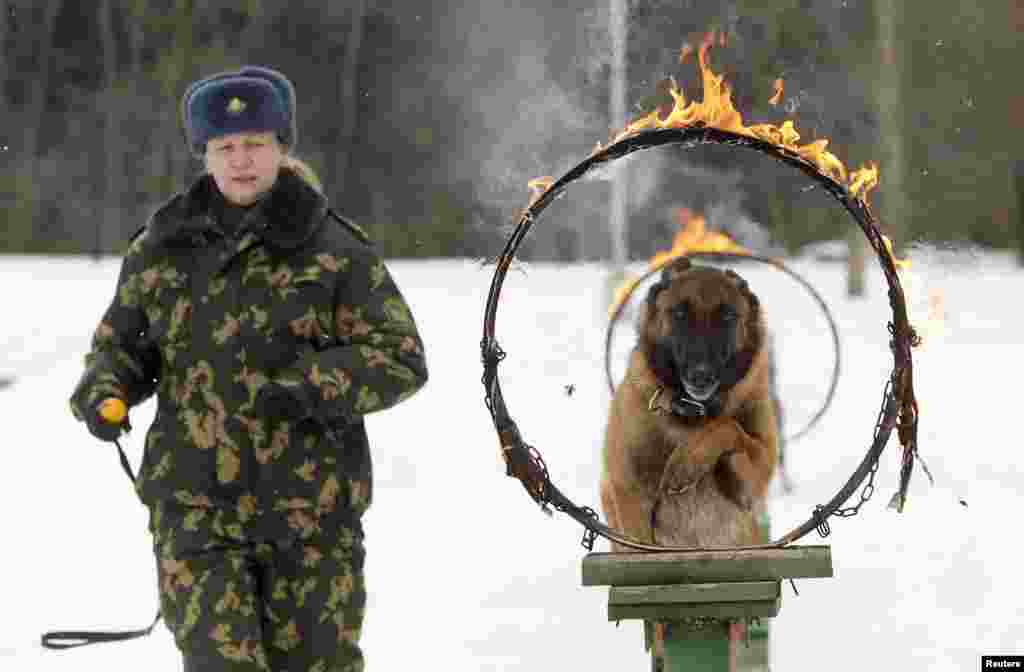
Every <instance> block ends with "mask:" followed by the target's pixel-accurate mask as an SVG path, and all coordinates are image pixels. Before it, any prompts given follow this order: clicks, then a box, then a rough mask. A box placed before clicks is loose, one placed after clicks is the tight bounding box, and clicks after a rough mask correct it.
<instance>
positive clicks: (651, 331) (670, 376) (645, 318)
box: [639, 258, 764, 402]
mask: <svg viewBox="0 0 1024 672" xmlns="http://www.w3.org/2000/svg"><path fill="white" fill-rule="evenodd" d="M639 332H640V333H639V337H640V347H641V348H642V349H643V352H644V353H645V354H646V356H647V362H648V365H649V366H650V367H651V369H652V371H653V372H654V374H655V376H656V377H657V378H658V379H659V380H660V381H661V383H662V384H664V385H666V386H667V387H670V388H674V389H677V390H683V391H685V392H686V394H687V395H688V396H689V397H690V398H692V399H694V400H695V401H700V402H704V401H707V400H708V399H711V398H712V397H713V396H715V394H716V393H721V392H723V391H725V390H726V389H727V388H729V387H731V386H732V385H735V384H736V383H737V382H738V381H739V380H740V379H742V378H743V376H744V375H745V374H746V371H747V370H748V369H749V368H750V363H751V361H752V360H753V357H754V355H755V354H756V353H757V352H758V350H759V349H760V348H761V347H762V346H763V343H764V327H763V323H762V320H761V310H760V304H759V302H758V300H757V297H756V296H755V295H754V293H753V292H751V291H750V288H749V287H748V286H747V283H746V281H745V280H743V278H741V277H740V276H738V275H737V274H736V273H734V272H733V271H731V270H726V271H722V270H719V269H717V268H711V267H702V266H694V265H693V264H691V263H690V260H689V259H686V258H680V259H677V260H676V261H674V262H672V263H670V264H669V265H668V266H666V267H665V269H664V270H663V271H662V274H661V278H660V280H659V281H658V282H657V283H655V284H654V285H653V286H652V287H651V289H650V291H649V292H648V294H647V300H646V305H645V306H644V310H643V313H642V316H641V321H640V324H639Z"/></svg>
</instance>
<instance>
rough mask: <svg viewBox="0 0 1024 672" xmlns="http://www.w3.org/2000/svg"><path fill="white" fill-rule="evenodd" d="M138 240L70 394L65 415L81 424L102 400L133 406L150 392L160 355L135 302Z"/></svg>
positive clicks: (124, 263)
mask: <svg viewBox="0 0 1024 672" xmlns="http://www.w3.org/2000/svg"><path fill="white" fill-rule="evenodd" d="M141 264H142V242H141V239H140V238H136V239H135V240H134V241H133V242H132V245H131V247H130V248H129V250H128V254H127V255H126V256H125V258H124V260H123V261H122V263H121V273H120V275H119V277H118V280H117V291H116V293H115V295H114V299H113V301H111V303H110V306H109V307H108V308H107V310H106V312H105V313H104V314H103V318H102V319H101V320H100V323H99V326H97V327H96V330H95V332H94V333H93V337H92V346H91V349H90V351H89V352H88V353H87V354H86V355H85V371H84V373H83V374H82V377H81V379H80V380H79V381H78V385H76V386H75V390H74V392H73V393H72V395H71V400H70V401H71V412H72V413H73V414H74V416H75V417H76V418H78V419H79V420H82V419H83V418H84V417H85V413H86V412H90V409H94V408H95V407H96V405H97V404H99V403H100V402H101V401H102V400H104V399H106V398H108V397H117V398H119V399H121V400H123V401H124V402H125V403H126V404H127V405H128V406H134V405H136V404H138V403H140V402H142V401H143V400H145V399H146V398H147V397H149V396H150V395H151V394H153V392H154V391H155V389H156V384H157V378H158V376H159V373H160V355H159V352H158V350H157V348H156V346H155V345H154V344H152V343H151V342H148V341H147V340H146V339H145V338H144V336H145V333H146V329H147V327H148V320H147V318H146V314H145V312H144V311H143V308H142V305H141V303H140V291H139V290H140V286H141V282H142V279H141V271H142V268H141Z"/></svg>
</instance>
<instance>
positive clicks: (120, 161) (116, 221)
mask: <svg viewBox="0 0 1024 672" xmlns="http://www.w3.org/2000/svg"><path fill="white" fill-rule="evenodd" d="M97 12H98V17H97V18H98V24H99V28H100V42H101V44H102V45H103V89H104V90H103V93H102V94H101V95H100V104H101V105H102V106H103V117H104V122H103V155H104V157H105V158H106V169H105V171H104V175H103V187H104V188H103V206H102V207H101V208H100V212H101V216H100V221H98V222H97V223H96V242H95V248H94V250H95V252H94V254H95V256H96V257H99V255H100V254H102V253H103V252H105V251H108V250H109V249H112V248H113V247H114V246H116V245H117V241H118V240H120V238H121V237H122V236H123V232H122V231H121V191H122V190H121V182H122V180H123V178H124V175H123V172H124V171H123V169H122V166H123V165H124V145H123V144H122V142H121V140H120V138H119V137H118V126H119V123H118V122H119V115H118V113H117V110H118V108H119V102H120V101H119V100H118V94H117V91H116V89H115V85H116V82H117V45H116V43H115V41H114V28H113V12H114V8H113V3H112V2H111V0H100V2H99V3H97ZM105 246H106V247H105Z"/></svg>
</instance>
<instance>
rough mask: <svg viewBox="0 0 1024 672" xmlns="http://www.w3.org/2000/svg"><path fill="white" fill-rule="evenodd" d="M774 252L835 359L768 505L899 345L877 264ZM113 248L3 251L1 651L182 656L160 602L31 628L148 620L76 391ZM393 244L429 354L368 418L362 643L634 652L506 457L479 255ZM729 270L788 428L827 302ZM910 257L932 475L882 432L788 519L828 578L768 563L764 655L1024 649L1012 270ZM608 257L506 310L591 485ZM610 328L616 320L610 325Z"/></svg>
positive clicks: (539, 404) (856, 406) (796, 503)
mask: <svg viewBox="0 0 1024 672" xmlns="http://www.w3.org/2000/svg"><path fill="white" fill-rule="evenodd" d="M791 263H792V266H793V268H794V269H795V270H797V271H799V272H801V273H804V274H806V277H807V278H808V279H809V280H810V281H811V282H812V283H814V285H815V286H816V287H817V288H818V289H819V291H820V292H821V293H822V294H823V295H824V296H825V298H826V300H827V301H828V302H829V304H830V306H831V307H832V308H833V310H834V312H835V314H836V318H837V321H838V322H839V324H840V329H841V337H842V342H843V348H844V349H843V358H844V368H843V373H842V377H841V380H840V384H839V390H838V395H837V398H836V401H835V404H834V405H833V408H832V410H831V411H830V413H829V414H828V415H827V416H826V418H825V420H824V422H823V423H822V424H821V425H819V427H818V428H817V429H816V430H815V431H814V432H812V433H811V435H810V436H808V437H806V438H805V439H804V440H802V441H800V442H798V443H796V444H793V445H791V446H790V447H789V462H790V465H791V466H790V468H791V473H792V476H793V479H794V481H795V482H796V484H797V489H796V491H795V492H794V493H792V494H790V495H785V496H783V495H781V494H777V495H775V496H774V497H773V499H772V502H771V511H772V515H773V531H775V532H776V533H778V532H781V531H784V530H788V529H790V528H792V527H793V526H795V525H796V524H798V523H800V522H802V521H803V520H804V519H805V518H806V516H807V515H808V513H809V512H810V511H811V510H812V509H813V507H814V505H815V504H818V503H823V502H825V501H827V500H828V499H829V498H830V497H831V496H832V495H833V494H834V492H835V491H836V490H837V489H838V488H839V486H840V485H841V484H842V483H843V482H845V480H846V478H847V477H848V476H849V474H850V473H851V472H852V470H853V468H854V466H855V465H856V463H857V462H858V461H859V460H860V459H861V456H862V455H863V453H864V451H865V450H866V448H867V446H868V444H869V443H870V439H871V432H872V426H873V422H874V419H875V416H876V415H877V412H878V406H879V404H880V401H881V394H882V389H883V384H884V381H885V378H886V376H887V375H888V372H889V371H890V369H891V359H890V356H889V354H888V348H887V332H886V330H885V324H886V321H887V320H888V317H889V309H888V304H887V303H886V300H885V296H884V283H883V281H882V279H881V275H880V273H879V272H878V271H877V268H875V269H873V270H874V272H875V277H874V283H873V284H872V285H871V287H870V296H869V297H868V298H867V299H866V300H862V301H859V302H849V301H847V300H846V299H845V297H844V295H843V289H844V286H845V285H844V278H843V272H842V268H841V266H839V265H825V264H821V263H815V262H810V261H800V260H797V261H793V262H791ZM117 264H118V262H117V260H114V259H109V260H104V261H103V262H101V263H93V262H90V261H83V260H73V259H61V258H38V257H6V258H0V287H3V288H4V289H3V292H2V293H0V309H2V314H3V315H4V319H3V320H2V322H0V378H3V377H10V376H15V377H17V379H18V380H17V382H16V383H15V384H14V385H11V386H8V387H6V388H3V389H0V409H2V411H0V413H2V419H3V429H4V436H5V439H6V440H5V442H4V449H3V451H0V467H2V468H0V493H2V495H0V496H2V498H3V502H4V509H5V510H6V512H7V513H6V521H5V526H4V539H5V543H4V548H5V551H6V552H4V553H3V554H2V560H0V563H2V564H0V576H3V577H4V585H5V591H4V595H3V600H2V602H0V604H2V606H0V669H3V670H11V671H15V672H21V671H30V670H31V671H33V672H44V671H65V670H66V671H70V670H137V669H142V668H145V669H147V670H148V671H149V672H164V671H171V670H179V669H180V667H179V666H180V663H179V659H178V655H177V652H176V649H175V648H174V644H173V641H172V639H171V637H170V635H169V633H168V632H167V631H166V630H165V629H164V628H163V626H162V625H161V626H158V629H157V631H155V633H154V634H153V635H152V636H151V637H148V638H144V639H140V640H135V641H132V642H127V643H120V644H106V645H99V646H93V647H87V648H85V649H81V650H77V651H71V652H63V653H58V652H48V651H44V650H43V649H41V648H40V646H39V636H40V634H41V633H42V632H43V631H46V630H52V629H68V628H71V629H75V628H82V629H104V628H114V629H126V628H138V627H142V626H144V625H146V624H148V621H149V619H150V618H152V616H153V614H154V613H155V609H156V592H155V568H154V565H153V562H152V559H151V556H150V550H149V539H148V535H147V533H146V530H145V525H146V518H145V512H144V509H143V508H142V506H141V505H140V504H139V503H138V502H137V501H136V500H135V498H134V495H133V493H132V491H131V489H130V486H129V483H128V481H127V480H126V479H125V477H124V474H122V473H121V470H120V469H119V467H118V464H117V458H116V451H115V450H114V449H113V448H112V447H109V446H107V445H104V444H101V443H99V442H98V441H96V440H94V439H92V437H90V436H89V435H88V434H87V433H86V431H85V429H84V427H83V426H82V425H79V424H77V423H76V422H74V421H73V419H72V418H71V415H70V413H69V412H68V410H67V401H66V399H67V397H68V394H69V392H70V389H71V387H72V386H73V384H74V382H75V381H76V379H77V377H78V375H79V373H80V366H81V357H82V354H83V351H84V350H85V348H86V346H87V340H88V336H89V333H90V331H91V329H92V327H93V325H94V323H95V321H96V320H97V319H98V317H99V315H100V314H101V312H102V310H103V308H104V305H105V303H106V302H107V301H108V300H109V297H110V296H111V292H112V290H113V286H114V280H115V277H116V272H117ZM391 268H392V271H393V273H394V275H395V277H396V279H397V281H398V283H399V284H400V286H401V287H402V288H403V289H404V291H405V293H406V295H407V298H408V299H409V301H410V303H411V305H412V307H413V310H414V312H415V314H416V317H417V320H418V321H419V324H420V327H421V330H422V332H423V335H424V337H425V340H426V345H427V354H428V359H429V365H430V373H431V379H430V383H429V384H428V387H427V388H426V389H425V390H424V391H423V392H421V393H420V394H419V395H418V396H416V397H414V398H413V399H412V400H410V401H409V402H408V403H406V404H404V405H402V406H399V407H397V408H395V409H393V410H391V411H389V412H386V413H382V414H380V415H376V416H371V417H370V418H369V419H368V421H367V424H368V427H369V431H370V436H371V442H372V445H373V449H374V457H375V468H376V473H377V475H378V476H377V478H378V481H377V486H378V489H377V491H376V501H375V504H374V507H373V508H372V509H371V511H370V512H369V513H368V514H367V519H366V528H367V542H368V550H369V557H368V567H367V577H368V583H369V588H370V592H371V597H370V606H369V611H368V615H367V620H366V627H365V631H364V638H363V643H364V646H365V650H366V652H367V659H368V663H369V665H370V669H375V670H397V669H417V668H419V667H421V666H424V665H430V666H434V665H437V666H438V667H441V666H443V667H444V668H445V669H451V670H467V671H468V670H503V671H505V670H509V671H511V670H524V671H525V670H529V671H531V672H533V671H535V670H556V669H594V670H598V669H599V670H606V669H607V670H612V669H614V670H637V671H640V670H646V669H648V663H647V660H646V657H645V655H644V652H643V646H642V635H641V630H640V627H639V625H638V624H637V623H635V622H623V623H622V624H621V626H619V627H616V626H615V624H613V623H608V622H607V621H606V619H605V605H606V599H607V598H606V590H607V589H605V588H583V587H581V586H580V585H579V583H580V569H579V568H580V561H581V559H582V557H583V555H584V553H585V552H584V551H583V549H582V548H581V547H580V545H579V540H580V536H581V531H582V530H581V528H580V527H579V526H578V525H576V524H575V523H574V522H572V521H571V520H569V519H568V518H565V517H564V516H556V517H555V518H551V519H549V518H546V517H545V516H544V515H542V514H541V513H540V512H539V511H538V510H537V509H536V508H535V507H534V506H533V504H532V502H531V501H530V500H529V499H528V497H527V496H526V494H525V492H524V491H523V489H522V487H521V486H520V485H519V483H518V482H517V481H514V480H512V479H509V478H507V477H506V476H505V475H504V468H503V465H502V464H501V463H500V461H499V458H498V446H497V440H496V437H495V434H494V430H493V427H492V426H491V424H490V418H489V416H488V414H487V411H486V409H485V407H484V403H483V388H482V386H481V385H480V382H479V381H480V375H481V366H480V363H479V355H480V353H479V345H478V344H479V340H480V336H481V322H482V320H481V318H482V314H483V309H484V299H485V297H486V294H487V289H488V286H489V284H490V280H491V275H492V272H493V269H492V268H485V269H482V268H480V267H479V266H478V265H476V264H475V263H473V262H470V261H459V260H455V261H430V262H417V263H410V262H394V263H392V264H391ZM740 272H741V273H742V274H743V275H745V276H746V277H747V278H748V280H750V283H751V285H752V287H753V288H754V289H755V291H757V292H758V293H759V294H760V295H761V297H762V300H763V302H764V303H765V304H766V306H767V309H768V315H769V318H770V323H771V326H772V328H773V329H774V330H775V333H776V339H777V347H778V357H779V369H780V374H781V376H782V381H781V382H782V395H783V398H784V399H785V403H786V404H787V408H788V416H789V417H788V425H787V429H788V430H789V431H794V430H796V429H798V428H799V427H800V426H802V424H803V422H804V421H806V419H807V418H808V417H809V415H810V414H811V413H813V411H814V409H815V408H816V405H817V404H818V403H819V402H820V401H821V399H822V397H823V395H824V393H825V390H826V386H827V377H826V373H827V371H828V370H829V367H830V366H831V360H830V357H831V351H830V342H829V338H828V333H827V331H826V327H825V323H824V322H823V321H822V319H821V317H820V315H819V314H818V313H816V312H815V308H814V305H813V304H812V303H811V302H810V301H809V300H808V299H806V297H805V296H804V295H803V294H801V290H800V289H799V287H798V286H796V285H794V284H792V282H791V281H789V280H787V279H786V278H785V276H782V275H781V274H778V273H774V274H773V273H772V272H771V271H770V270H769V269H766V268H764V267H753V266H752V267H749V268H745V269H741V271H740ZM916 272H917V275H918V279H919V280H920V281H921V283H920V286H921V287H925V286H927V287H934V288H937V289H940V290H941V291H942V292H943V295H944V298H945V308H946V311H947V324H946V330H945V332H944V333H943V335H942V336H941V337H940V338H938V339H935V340H934V341H933V342H932V343H931V344H930V345H929V346H928V347H926V348H925V349H924V350H922V351H920V352H919V353H918V354H917V355H916V357H915V364H916V366H915V375H916V387H917V394H918V398H919V400H920V403H921V423H920V444H921V453H922V455H923V456H924V457H925V459H926V460H927V463H928V466H929V467H930V468H931V471H932V473H933V474H934V477H935V481H936V483H935V485H934V486H929V484H928V482H927V479H926V478H925V477H924V475H923V473H921V472H920V470H919V471H918V473H917V474H916V476H915V480H914V483H913V487H912V489H911V498H910V501H909V506H908V508H907V510H906V511H905V513H903V514H902V515H900V514H896V513H895V512H893V511H888V510H886V508H885V505H886V503H887V501H888V499H889V497H890V496H891V495H892V494H893V492H894V489H895V485H896V475H897V470H898V462H899V459H898V453H897V450H896V448H897V446H896V444H895V439H894V440H893V442H892V443H891V444H890V447H889V450H888V451H887V452H886V454H884V455H883V464H882V467H881V469H880V472H879V475H878V492H877V495H876V496H875V498H874V499H873V500H872V501H871V502H870V503H868V504H867V505H866V506H865V508H864V509H863V511H862V513H861V515H859V516H857V517H855V518H852V519H845V520H836V519H833V521H832V536H831V537H830V538H829V539H828V540H827V542H822V541H821V540H820V539H819V538H818V537H817V536H816V535H814V536H809V537H806V538H805V539H804V540H803V543H830V544H831V545H832V552H833V561H834V566H835V578H833V579H816V580H805V581H800V582H798V583H797V588H798V589H799V591H800V594H799V596H796V595H794V593H793V591H792V590H791V589H790V588H789V587H788V585H787V586H784V589H785V590H784V598H783V606H782V610H781V612H780V614H779V617H778V618H777V619H775V620H774V621H773V625H772V628H773V630H772V632H773V640H772V661H773V666H772V667H773V669H775V670H785V671H787V672H789V671H799V670H820V669H829V670H834V671H839V670H850V671H856V672H860V671H862V670H866V669H887V670H888V669H920V670H924V669H927V670H969V669H977V668H978V666H979V664H980V656H981V655H982V654H991V653H1007V654H1009V653H1015V654H1022V653H1024V618H1022V615H1021V614H1022V613H1024V610H1022V608H1021V595H1022V593H1021V588H1020V587H1021V582H1020V572H1019V570H1018V569H1017V567H1018V565H1017V561H1016V560H1014V558H1015V551H1014V550H1013V548H1014V546H1015V543H1014V540H1015V539H1016V538H1017V537H1018V536H1019V535H1018V533H1014V532H1013V529H1014V528H1018V526H1019V522H1018V521H1019V514H1018V513H1017V509H1018V507H1019V504H1020V497H1021V494H1022V493H1024V455H1022V453H1021V451H1020V449H1019V448H1020V446H1019V439H1018V437H1017V435H1016V430H1015V429H1014V428H1015V426H1016V420H1017V418H1018V416H1017V413H1019V412H1020V405H1019V401H1018V399H1017V387H1016V385H1015V383H1016V381H1018V380H1019V379H1020V377H1021V374H1022V373H1024V367H1022V365H1021V362H1020V356H1019V354H1020V347H1021V343H1022V340H1024V339H1022V337H1024V316H1022V315H1021V311H1020V310H1019V307H1018V306H1019V297H1020V296H1022V295H1024V271H1021V270H1020V269H1019V268H1017V267H1016V266H1015V265H1014V264H1013V263H1012V262H1011V260H1010V259H1009V258H1008V257H1007V256H1004V255H985V256H978V255H967V254H953V253H942V254H939V253H934V254H922V255H921V262H920V263H919V265H918V266H917V267H916ZM603 278H604V271H603V270H601V269H600V268H598V267H595V266H577V267H552V266H543V265H529V266H527V267H526V268H525V269H524V272H520V271H518V270H514V271H512V272H510V274H509V276H508V282H507V284H506V287H505V290H504V292H503V295H502V303H501V309H500V311H499V315H498V336H499V340H500V342H501V344H502V346H503V347H504V348H505V349H506V350H507V351H508V352H509V357H508V359H507V360H506V361H505V362H504V363H503V364H502V367H501V369H500V375H501V379H502V383H503V389H504V390H505V392H506V397H507V402H508V406H509V409H510V411H511V413H512V415H513V417H514V418H515V419H516V420H517V421H518V423H519V425H520V427H521V428H522V430H523V432H524V435H525V437H526V439H527V440H528V441H529V442H530V443H532V444H533V445H535V446H537V447H538V448H539V449H540V451H541V453H542V454H543V455H544V457H545V458H546V460H547V463H548V465H549V467H550V468H551V471H552V474H553V477H554V480H555V482H556V484H557V485H559V487H560V488H562V489H563V490H564V491H565V492H567V494H569V495H570V497H572V498H573V499H574V500H575V501H576V502H577V503H580V504H589V505H591V506H594V507H595V508H596V507H597V502H598V500H597V492H596V481H597V476H598V470H599V464H598V450H599V443H600V437H601V434H602V430H603V423H604V418H605V409H606V404H607V399H608V393H607V391H606V389H605V386H604V379H603V371H602V368H601V361H602V354H603V353H602V346H603V336H604V331H603V329H604V323H603V321H602V320H603V314H602V313H601V312H600V310H599V306H600V303H601V297H602V292H603V290H602V286H603ZM920 291H921V292H923V289H922V290H920ZM1007 305H1009V306H1012V308H1009V309H1005V308H1004V306H1007ZM617 333H618V334H619V336H618V340H619V341H621V346H622V348H625V347H626V346H628V340H629V335H630V334H629V329H628V326H627V328H626V329H625V330H624V331H622V332H617ZM620 349H621V348H620ZM620 371H621V368H620ZM1008 379H1009V380H1011V381H1013V383H1008V382H1006V381H1007V380H1008ZM569 384H572V385H574V386H575V393H574V394H572V395H571V396H570V395H567V394H566V392H565V386H566V385H569ZM152 412H153V409H152V402H150V403H149V404H147V405H144V406H143V407H141V408H138V409H135V410H134V412H133V422H134V424H135V426H136V428H137V429H136V431H135V433H134V434H132V435H131V436H130V437H129V438H128V439H127V442H126V448H127V449H128V450H129V452H130V454H131V457H132V459H133V462H134V463H135V464H137V463H138V459H139V451H140V448H141V444H142V437H143V429H144V428H145V426H146V425H147V424H148V422H149V419H150V418H151V415H152ZM960 500H963V501H964V502H966V503H967V506H964V505H963V504H961V503H960ZM1018 529H1019V528H1018ZM605 549H606V544H605V542H603V541H602V542H599V547H598V550H605ZM428 661H429V662H428Z"/></svg>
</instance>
